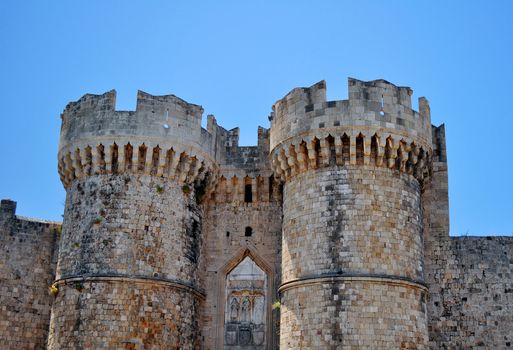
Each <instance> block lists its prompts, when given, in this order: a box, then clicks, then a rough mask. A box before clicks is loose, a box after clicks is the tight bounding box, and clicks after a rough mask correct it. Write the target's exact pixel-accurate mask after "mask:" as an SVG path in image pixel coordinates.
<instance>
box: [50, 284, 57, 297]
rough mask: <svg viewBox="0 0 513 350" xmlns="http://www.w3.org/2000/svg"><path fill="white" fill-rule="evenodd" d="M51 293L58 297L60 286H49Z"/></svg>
mask: <svg viewBox="0 0 513 350" xmlns="http://www.w3.org/2000/svg"><path fill="white" fill-rule="evenodd" d="M49 291H50V295H51V296H53V297H56V296H57V294H59V287H57V286H56V285H55V284H52V285H51V286H50V287H49Z"/></svg>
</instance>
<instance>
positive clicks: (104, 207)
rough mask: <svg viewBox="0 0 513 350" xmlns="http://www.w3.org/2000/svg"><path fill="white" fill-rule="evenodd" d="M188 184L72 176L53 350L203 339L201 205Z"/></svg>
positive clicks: (190, 343) (174, 344)
mask: <svg viewBox="0 0 513 350" xmlns="http://www.w3.org/2000/svg"><path fill="white" fill-rule="evenodd" d="M184 186H185V185H180V184H178V183H177V182H175V181H166V180H165V179H163V178H158V177H153V176H144V175H143V176H130V175H97V176H90V177H86V178H83V179H80V180H78V179H77V180H75V181H74V182H73V183H72V185H71V187H70V188H69V189H68V191H67V199H66V208H65V221H64V225H63V230H62V237H61V244H60V252H59V261H58V266H57V276H56V280H57V281H56V283H55V285H57V286H58V288H59V294H58V297H57V299H56V301H55V303H54V306H53V309H52V319H51V323H50V335H49V342H48V344H49V349H63V348H66V346H70V348H76V347H78V348H81V347H91V348H112V347H124V346H125V344H132V345H131V346H134V348H140V347H139V346H140V344H145V346H146V345H147V346H150V345H151V346H153V347H155V348H170V349H196V348H198V346H199V302H200V300H201V299H202V298H203V297H204V293H203V292H202V291H201V290H200V286H199V273H198V266H199V261H200V259H201V247H202V237H201V215H202V214H201V209H200V208H199V207H198V205H197V203H196V197H195V191H194V188H189V187H184ZM70 310H74V311H70ZM99 315H101V316H99ZM145 324H147V326H144V325H145ZM148 332H149V333H150V334H148ZM70 344H71V345H70ZM138 344H139V345H138Z"/></svg>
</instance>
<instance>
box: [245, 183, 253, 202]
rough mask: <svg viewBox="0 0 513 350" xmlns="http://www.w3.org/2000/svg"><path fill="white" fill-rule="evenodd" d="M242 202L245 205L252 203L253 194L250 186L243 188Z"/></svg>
mask: <svg viewBox="0 0 513 350" xmlns="http://www.w3.org/2000/svg"><path fill="white" fill-rule="evenodd" d="M244 202H246V203H251V202H253V192H252V190H251V184H248V185H245V186H244Z"/></svg>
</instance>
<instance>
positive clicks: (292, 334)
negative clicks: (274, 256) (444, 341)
mask: <svg viewBox="0 0 513 350" xmlns="http://www.w3.org/2000/svg"><path fill="white" fill-rule="evenodd" d="M423 273H424V271H423V239H422V211H421V204H420V188H419V184H418V182H417V180H416V179H415V178H414V177H413V176H411V175H407V174H402V173H399V172H395V171H393V170H390V169H382V168H376V167H373V166H372V167H368V166H367V167H366V166H344V167H337V166H331V167H327V168H319V169H316V170H315V171H307V172H304V173H301V174H298V175H296V176H295V177H293V178H291V179H290V180H289V181H287V182H286V184H285V188H284V202H283V243H282V275H283V277H282V278H283V283H282V286H281V287H280V291H281V292H282V307H281V311H282V317H281V324H282V329H281V339H280V347H281V348H282V349H298V348H304V349H315V348H330V347H334V346H342V347H344V346H346V347H354V346H363V347H368V348H415V349H424V348H426V345H427V322H426V321H427V315H426V308H425V301H426V291H427V288H426V287H425V286H424V285H423Z"/></svg>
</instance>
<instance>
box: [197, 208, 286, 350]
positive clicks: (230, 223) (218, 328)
mask: <svg viewBox="0 0 513 350" xmlns="http://www.w3.org/2000/svg"><path fill="white" fill-rule="evenodd" d="M203 227H204V234H205V239H206V242H205V243H206V248H205V251H206V252H207V254H206V268H205V280H206V288H205V289H206V291H207V295H206V300H205V303H204V304H203V305H204V306H203V311H202V336H203V337H202V339H203V349H205V350H213V349H222V348H223V346H224V339H225V329H224V322H225V317H224V316H225V309H224V308H225V304H226V296H225V284H226V275H227V274H228V273H229V272H230V271H231V270H232V269H233V268H235V267H236V266H237V264H238V263H239V262H240V261H242V260H243V259H244V257H245V256H246V255H247V254H249V255H250V257H251V258H252V259H253V260H256V263H257V265H258V266H259V268H261V269H262V270H264V272H266V274H267V285H268V286H267V288H268V290H267V293H268V294H267V295H268V296H269V297H268V299H267V300H266V305H265V307H266V317H267V320H266V322H265V324H266V347H264V348H268V349H275V348H277V342H278V337H277V335H278V332H279V330H278V329H279V324H278V322H279V314H278V312H277V310H274V311H273V310H272V309H271V303H273V302H274V301H276V300H278V295H277V292H276V290H277V288H278V286H279V284H280V279H279V277H280V275H279V271H280V269H279V266H280V261H281V260H280V259H281V203H280V202H279V201H254V202H253V203H238V204H235V203H218V204H216V205H215V206H214V205H212V206H211V207H209V209H208V211H207V213H206V215H205V222H204V226H203ZM246 227H251V228H252V235H251V236H246V232H245V231H246ZM265 268H267V269H265Z"/></svg>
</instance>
